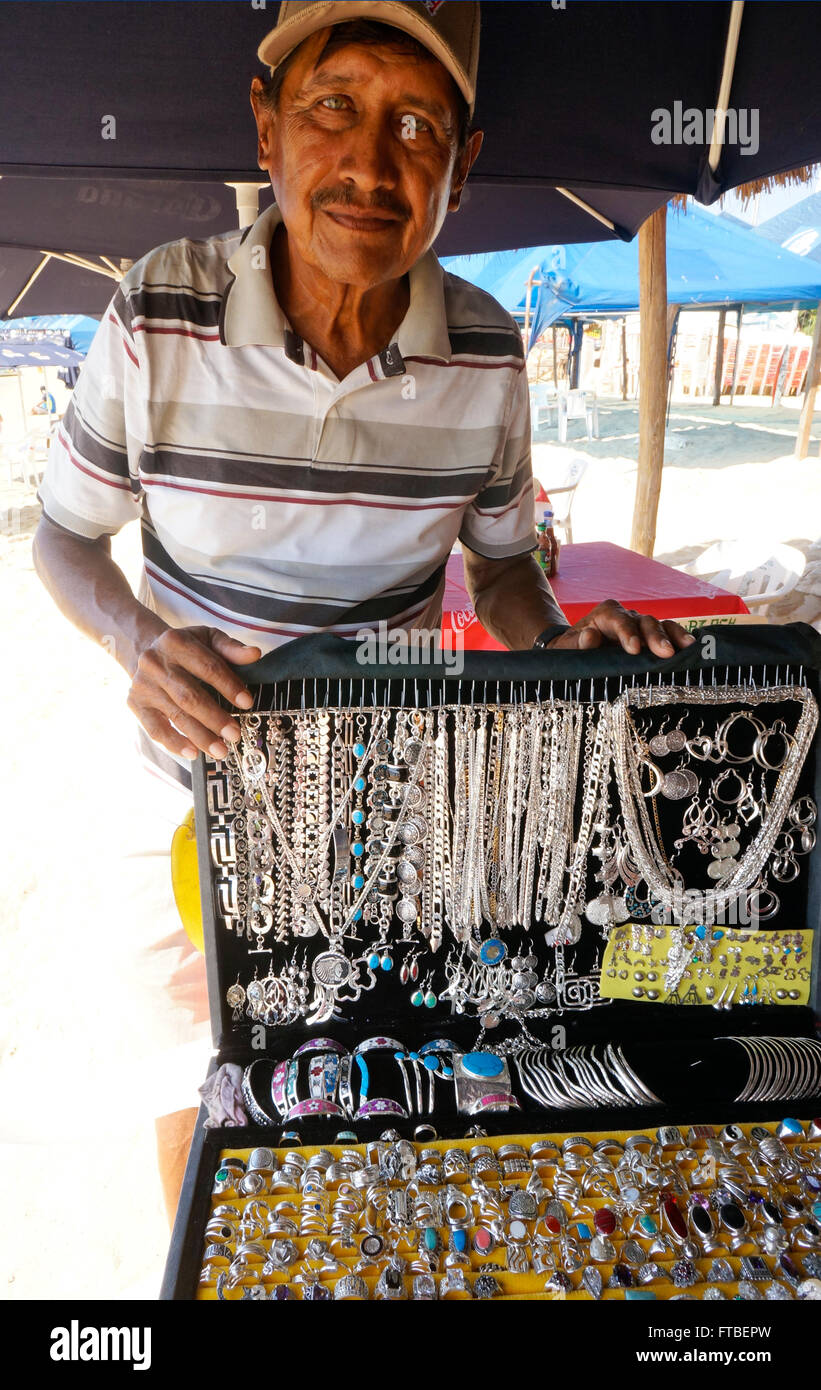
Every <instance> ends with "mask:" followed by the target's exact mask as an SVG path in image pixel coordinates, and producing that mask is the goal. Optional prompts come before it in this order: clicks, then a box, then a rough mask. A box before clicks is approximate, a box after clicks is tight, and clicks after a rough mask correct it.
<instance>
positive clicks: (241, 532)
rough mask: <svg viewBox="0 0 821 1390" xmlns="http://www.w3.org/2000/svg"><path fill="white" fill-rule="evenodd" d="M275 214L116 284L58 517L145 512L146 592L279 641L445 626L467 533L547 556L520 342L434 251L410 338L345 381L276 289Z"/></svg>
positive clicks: (146, 261) (126, 517)
mask: <svg viewBox="0 0 821 1390" xmlns="http://www.w3.org/2000/svg"><path fill="white" fill-rule="evenodd" d="M279 221H280V214H279V212H278V210H277V208H276V207H271V208H268V209H267V210H266V211H265V212H263V213H262V215H261V216H260V217H259V218H258V219H257V221H256V222H255V223H254V224H253V225H252V226H251V227H250V228H246V230H245V231H244V232H242V233H241V232H239V231H233V232H225V233H223V234H221V235H219V236H214V237H209V238H208V239H207V240H204V241H189V240H181V241H175V242H170V243H169V244H167V245H165V246H160V247H158V248H156V249H155V250H153V251H150V252H149V253H148V254H147V255H145V256H143V258H142V259H141V260H139V261H137V262H136V263H135V264H134V266H132V268H131V269H130V270H129V271H128V272H127V274H126V275H125V276H124V278H123V280H122V281H121V283H120V285H119V287H118V289H117V292H116V294H115V295H114V298H113V299H112V301H111V303H110V305H109V307H108V309H107V311H106V313H105V315H104V317H103V319H102V321H101V324H100V327H99V330H98V332H97V334H96V335H95V338H94V341H93V343H92V345H91V348H90V351H89V354H88V358H87V360H86V362H85V365H84V366H83V369H82V372H81V374H80V379H79V382H78V384H77V386H76V388H75V391H74V394H73V396H72V398H71V401H70V404H69V406H68V409H67V410H66V413H65V416H64V418H63V420H62V423H61V426H60V429H59V431H58V433H57V435H56V436H55V439H54V441H53V444H52V448H51V452H50V456H49V460H48V466H47V469H46V475H45V479H44V481H43V484H42V487H41V491H40V497H41V501H42V503H43V507H44V510H45V512H46V515H47V516H48V517H49V518H50V519H51V520H53V521H55V522H57V523H58V524H59V525H60V526H63V527H65V528H67V529H68V530H70V531H73V532H75V533H77V534H78V535H81V536H85V537H89V538H97V537H99V536H101V535H104V534H111V533H114V532H116V531H117V530H119V528H120V527H121V526H123V525H124V524H125V523H126V522H128V521H131V520H133V519H134V518H138V519H139V521H140V525H141V528H142V545H143V554H144V562H145V571H144V577H143V582H142V584H141V590H140V594H139V597H140V599H141V601H142V602H143V603H145V604H146V605H147V606H148V607H149V608H151V609H153V610H154V611H155V612H156V613H158V614H159V615H160V616H161V617H162V618H163V619H164V620H165V621H167V622H168V623H169V624H171V625H172V626H175V627H181V626H187V625H194V624H203V623H204V624H208V625H209V626H214V627H218V628H220V629H222V630H223V631H225V632H227V633H229V634H231V635H232V636H234V637H237V638H239V639H240V640H241V641H244V642H248V643H252V644H254V645H256V646H259V647H261V648H262V650H263V652H266V651H269V650H271V648H273V647H276V646H278V645H279V644H280V643H282V642H285V641H288V640H290V639H291V638H294V637H298V636H301V635H302V634H304V633H307V632H313V631H317V630H320V629H324V630H330V631H333V632H336V633H338V634H340V635H341V636H345V637H355V636H356V634H357V633H358V632H359V631H360V630H361V629H363V628H375V627H376V625H377V624H378V623H379V622H380V621H384V622H386V623H387V624H388V625H389V627H391V628H410V627H425V628H432V627H436V626H438V624H439V622H440V619H441V603H442V593H443V589H444V576H445V564H446V561H447V558H448V554H449V552H450V550H451V548H452V546H453V544H454V542H455V541H456V540H457V538H458V539H459V540H461V541H463V542H464V543H465V544H466V545H467V546H469V547H470V548H471V549H473V550H476V551H478V552H479V553H480V554H481V555H484V556H487V557H489V558H503V557H507V556H513V555H518V554H521V553H524V552H527V551H529V550H531V549H533V546H534V543H535V536H534V526H533V491H532V481H531V461H530V421H529V402H528V391H527V376H526V372H525V371H524V355H523V349H522V340H521V335H520V333H519V330H518V328H517V327H516V325H515V323H514V322H513V320H512V319H511V318H510V316H509V315H508V314H507V313H506V312H505V311H504V310H503V309H502V308H501V307H500V305H499V304H497V302H496V301H495V300H494V299H492V298H491V297H490V296H489V295H488V294H486V293H485V292H484V291H482V290H479V289H476V288H475V287H474V286H473V285H470V284H467V283H466V282H465V281H464V280H460V279H458V278H457V277H456V276H454V275H450V274H447V273H446V272H445V271H444V270H443V268H442V266H441V265H440V264H439V261H438V260H437V258H436V256H435V255H434V254H433V252H432V251H428V252H427V253H426V254H425V255H424V256H422V257H421V259H420V260H419V261H418V262H417V264H416V265H415V266H414V267H413V268H412V270H411V271H410V274H409V279H410V297H409V307H408V311H407V314H406V315H405V318H404V319H403V321H402V323H401V324H400V326H399V329H398V330H397V333H396V336H395V341H393V342H391V343H390V344H389V345H388V346H386V347H385V349H384V350H383V351H382V352H380V353H379V354H377V355H376V356H374V357H372V358H371V359H370V360H369V361H367V362H364V363H362V364H361V365H360V366H358V367H357V368H356V369H355V370H354V371H352V372H350V373H349V375H348V376H346V377H345V379H344V380H343V381H340V380H339V379H338V378H337V377H336V375H335V374H334V372H333V371H332V370H331V368H330V367H329V366H328V365H327V364H326V363H325V362H324V361H323V360H322V358H321V357H320V356H319V355H318V353H317V352H316V351H315V350H314V349H313V348H312V347H311V346H310V344H309V343H307V342H304V341H303V340H302V339H301V338H300V337H299V336H298V335H297V334H296V333H294V332H293V331H292V329H291V328H290V326H289V324H288V322H287V320H286V318H285V316H284V314H283V312H282V310H281V308H280V306H279V304H278V302H277V298H276V295H275V293H274V286H273V281H272V276H271V267H270V246H271V240H272V236H273V233H274V229H275V227H276V226H277V224H278V222H279Z"/></svg>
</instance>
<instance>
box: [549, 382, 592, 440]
mask: <svg viewBox="0 0 821 1390" xmlns="http://www.w3.org/2000/svg"><path fill="white" fill-rule="evenodd" d="M556 404H557V406H558V413H559V443H560V444H564V443H565V442H566V440H567V422H568V420H584V422H585V426H586V428H587V438H588V439H598V437H599V406H598V402H597V400H596V393H595V391H582V390H578V391H570V390H564V391H560V392H559V395H558V398H557V401H556Z"/></svg>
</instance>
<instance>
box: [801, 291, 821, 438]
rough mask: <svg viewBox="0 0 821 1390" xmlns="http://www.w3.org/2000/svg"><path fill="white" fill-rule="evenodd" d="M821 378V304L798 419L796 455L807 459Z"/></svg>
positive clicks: (817, 313) (817, 310)
mask: <svg viewBox="0 0 821 1390" xmlns="http://www.w3.org/2000/svg"><path fill="white" fill-rule="evenodd" d="M819 378H821V304H819V305H818V308H817V309H816V311H815V332H814V333H813V335H812V347H811V348H810V360H809V362H808V363H807V377H806V381H805V383H804V404H803V405H802V407H801V415H800V418H799V421H798V434H797V436H796V440H795V457H796V458H797V459H805V458H806V457H807V455H808V454H809V452H810V430H811V429H812V416H813V411H814V410H815V393H816V391H817V390H818V382H819Z"/></svg>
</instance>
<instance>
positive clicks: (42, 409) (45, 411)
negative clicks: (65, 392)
mask: <svg viewBox="0 0 821 1390" xmlns="http://www.w3.org/2000/svg"><path fill="white" fill-rule="evenodd" d="M31 413H32V415H56V414H57V402H56V401H55V399H54V397H53V396H52V394H51V392H50V391H47V390H46V388H45V386H41V387H40V399H39V401H38V402H37V404H36V405H33V406H32V407H31Z"/></svg>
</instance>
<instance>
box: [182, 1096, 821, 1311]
mask: <svg viewBox="0 0 821 1390" xmlns="http://www.w3.org/2000/svg"><path fill="white" fill-rule="evenodd" d="M690 1127H691V1126H689V1125H688V1126H685V1127H683V1128H682V1133H684V1134H685V1135H686V1132H687V1130H688V1129H689V1128H690ZM712 1127H713V1128H716V1127H715V1126H712ZM753 1127H754V1126H753V1125H752V1124H742V1125H739V1129H741V1130H742V1132H743V1133H744V1135H745V1136H749V1133H750V1130H751V1129H752V1128H753ZM758 1127H759V1128H764V1129H768V1130H769V1131H770V1132H771V1133H773V1134H774V1133H775V1132H776V1129H777V1126H776V1125H775V1124H773V1123H771V1124H763V1125H762V1124H761V1122H758ZM640 1133H642V1131H641V1130H616V1131H613V1130H608V1131H595V1132H591V1131H588V1132H587V1133H586V1134H585V1136H584V1137H585V1139H588V1140H589V1141H590V1143H591V1144H593V1145H595V1144H597V1143H598V1142H599V1141H600V1140H602V1139H617V1140H618V1141H619V1142H620V1143H622V1144H624V1143H625V1142H626V1141H627V1139H628V1138H630V1136H631V1135H633V1134H640ZM568 1134H569V1132H568V1131H564V1132H562V1133H556V1134H505V1135H500V1136H491V1137H487V1138H478V1139H477V1138H475V1137H474V1138H469V1139H438V1140H432V1141H430V1142H427V1141H424V1142H418V1141H417V1142H416V1144H415V1147H416V1149H417V1151H419V1150H421V1149H423V1148H424V1149H438V1150H439V1152H441V1153H444V1152H445V1151H446V1150H447V1149H463V1150H469V1149H471V1148H473V1147H474V1146H475V1145H476V1144H483V1145H487V1146H488V1147H490V1148H491V1149H493V1150H494V1152H495V1151H496V1150H497V1149H499V1148H501V1147H502V1146H503V1145H506V1144H520V1145H522V1146H523V1147H524V1148H525V1149H526V1150H528V1149H529V1148H530V1145H531V1144H534V1143H535V1142H536V1141H537V1140H544V1141H547V1142H550V1143H553V1144H556V1145H557V1146H558V1147H561V1144H562V1142H563V1141H564V1140H566V1139H567V1138H568ZM371 1142H374V1141H371ZM802 1142H804V1143H812V1144H813V1146H814V1144H815V1143H818V1142H819V1141H812V1140H807V1139H806V1138H805V1139H804V1140H803V1141H802ZM265 1147H270V1146H268V1145H266V1146H265ZM368 1147H369V1145H367V1144H361V1143H353V1142H351V1143H350V1144H314V1145H309V1146H301V1147H300V1146H297V1145H295V1144H292V1145H288V1146H287V1147H286V1148H278V1149H273V1150H272V1152H273V1154H274V1158H275V1161H277V1162H280V1161H281V1158H282V1156H283V1155H284V1154H286V1153H298V1154H301V1155H302V1156H303V1157H304V1158H305V1159H310V1158H311V1157H312V1156H313V1155H314V1154H317V1153H319V1152H320V1150H324V1151H325V1152H327V1153H330V1154H332V1155H333V1156H334V1158H338V1157H339V1156H340V1155H341V1154H342V1153H343V1151H345V1150H348V1151H351V1150H354V1151H355V1152H357V1153H360V1154H362V1155H363V1156H364V1155H365V1153H366V1151H367V1149H368ZM251 1153H252V1149H250V1148H244V1149H239V1148H231V1147H227V1148H225V1149H222V1150H221V1152H220V1162H223V1161H224V1160H225V1159H227V1158H241V1159H243V1160H244V1161H245V1162H246V1163H247V1161H248V1159H249V1157H250V1155H251ZM548 1166H549V1165H548ZM215 1171H216V1169H215ZM485 1180H486V1182H487V1185H488V1187H491V1188H492V1187H494V1186H497V1185H498V1180H497V1179H496V1178H494V1177H493V1175H486V1178H485ZM466 1181H468V1179H466V1178H464V1177H462V1178H460V1179H459V1180H458V1183H464V1182H466ZM514 1181H515V1180H514ZM458 1183H457V1185H458ZM389 1185H390V1186H391V1187H398V1186H400V1185H401V1184H400V1183H399V1182H392V1183H390V1184H389ZM328 1191H329V1194H330V1196H331V1201H333V1195H334V1192H335V1189H334V1188H329V1189H328ZM699 1191H702V1192H703V1191H704V1188H699ZM270 1201H287V1202H289V1203H290V1204H291V1205H292V1206H294V1207H295V1208H296V1209H297V1211H298V1210H299V1208H300V1206H301V1203H302V1194H301V1193H299V1192H294V1193H291V1192H289V1193H287V1194H282V1195H280V1194H269V1196H268V1197H267V1198H266V1197H265V1196H264V1195H259V1196H257V1197H229V1196H225V1195H222V1194H220V1195H218V1196H212V1198H211V1206H212V1209H213V1207H215V1206H218V1205H219V1204H221V1203H228V1204H230V1205H231V1206H234V1207H237V1208H238V1209H241V1210H244V1208H245V1207H246V1206H248V1205H249V1204H250V1203H252V1202H266V1203H267V1202H270ZM612 1202H613V1197H596V1196H591V1197H584V1198H583V1199H582V1205H583V1207H585V1208H586V1209H587V1212H588V1214H589V1213H590V1212H591V1211H595V1210H596V1209H597V1208H599V1207H606V1206H611V1205H612ZM536 1224H537V1225H538V1223H536ZM568 1224H569V1225H575V1222H573V1221H570V1222H569V1223H568ZM439 1233H440V1236H443V1237H444V1236H446V1234H447V1227H442V1228H440V1232H439ZM313 1238H314V1239H315V1238H316V1237H313ZM626 1238H627V1237H625V1236H624V1233H623V1232H622V1233H620V1232H616V1233H615V1234H614V1236H613V1237H612V1239H613V1241H614V1243H616V1242H618V1241H619V1240H620V1239H626ZM264 1239H270V1237H265V1238H264ZM289 1239H293V1242H294V1244H295V1245H296V1246H297V1248H298V1249H299V1250H304V1249H305V1247H306V1246H307V1244H308V1241H309V1240H310V1239H312V1237H310V1236H293V1237H289ZM629 1239H630V1240H635V1241H636V1243H637V1244H639V1245H641V1246H642V1248H643V1249H645V1250H648V1252H649V1246H650V1245H651V1244H652V1238H651V1237H637V1236H634V1235H630V1237H629ZM206 1243H210V1242H206ZM415 1249H416V1246H415V1245H413V1246H412V1247H410V1248H408V1249H401V1248H400V1250H399V1252H398V1253H399V1254H400V1255H403V1256H404V1257H405V1258H407V1259H408V1261H410V1260H411V1259H412V1258H413V1252H414V1251H415ZM754 1253H755V1246H754V1245H753V1244H752V1243H751V1244H750V1246H749V1248H747V1247H746V1246H745V1247H744V1249H743V1250H742V1251H741V1252H740V1253H739V1254H737V1255H731V1254H726V1253H725V1252H723V1251H719V1252H717V1254H716V1255H709V1256H706V1257H705V1258H703V1259H696V1260H694V1261H693V1264H694V1265H695V1266H696V1268H697V1269H698V1271H699V1273H700V1274H701V1275H702V1279H704V1277H705V1276H706V1273H707V1271H708V1269H709V1268H710V1266H711V1264H712V1263H713V1260H714V1259H717V1258H721V1259H724V1260H726V1261H727V1263H728V1264H729V1265H730V1268H731V1269H732V1270H733V1273H734V1274H735V1275H736V1276H738V1274H739V1265H740V1260H741V1255H743V1254H748V1255H749V1254H754ZM647 1257H648V1259H651V1258H652V1259H653V1260H654V1261H655V1262H656V1264H657V1265H658V1266H659V1268H660V1269H662V1270H663V1271H667V1270H668V1269H670V1267H671V1266H672V1265H673V1264H674V1263H675V1261H676V1260H677V1259H678V1258H679V1256H677V1255H666V1256H658V1255H653V1256H650V1254H649V1253H648V1256H647ZM503 1259H504V1252H500V1251H493V1252H491V1254H489V1255H487V1256H481V1255H477V1254H476V1252H475V1251H473V1250H471V1252H470V1267H469V1268H467V1267H465V1274H466V1275H467V1276H468V1280H469V1281H471V1280H472V1279H473V1278H475V1277H476V1276H478V1275H479V1274H481V1272H482V1270H483V1269H484V1268H487V1266H489V1265H490V1266H492V1265H494V1264H497V1263H501V1262H502V1261H503ZM352 1268H353V1261H352V1263H351V1265H350V1266H349V1269H348V1272H350V1270H351V1269H352ZM595 1268H596V1269H598V1271H599V1273H600V1274H601V1276H602V1282H603V1284H604V1285H605V1288H604V1290H603V1292H602V1296H601V1298H602V1301H605V1302H613V1301H617V1302H618V1301H623V1300H624V1296H625V1291H624V1290H623V1289H608V1288H607V1287H606V1285H607V1281H608V1279H609V1277H610V1275H611V1274H612V1272H613V1264H612V1263H610V1264H599V1263H596V1264H595ZM491 1272H492V1273H493V1275H494V1277H495V1278H496V1279H497V1280H498V1282H499V1284H500V1285H501V1288H502V1293H501V1294H500V1295H497V1298H496V1300H494V1301H496V1302H498V1301H503V1302H504V1301H514V1300H527V1301H530V1300H547V1301H551V1302H555V1301H568V1302H578V1301H582V1302H591V1301H592V1295H591V1294H590V1293H589V1292H588V1291H587V1289H585V1288H584V1287H583V1286H580V1287H579V1288H574V1289H573V1291H572V1292H570V1293H560V1292H555V1291H554V1290H550V1289H546V1288H545V1285H546V1283H547V1281H548V1279H549V1278H550V1276H549V1275H548V1274H535V1273H532V1272H531V1273H529V1274H511V1273H510V1272H509V1271H506V1270H503V1271H502V1272H501V1273H500V1272H498V1270H492V1271H491ZM343 1277H344V1275H341V1274H336V1275H328V1276H326V1277H325V1278H323V1279H322V1283H323V1284H327V1285H328V1286H329V1287H330V1288H333V1287H335V1285H336V1283H337V1281H338V1279H341V1278H343ZM362 1277H363V1278H364V1280H365V1283H366V1284H367V1286H368V1291H369V1295H370V1297H371V1298H373V1293H374V1288H375V1286H376V1282H377V1278H378V1275H376V1274H373V1275H363V1276H362ZM433 1277H434V1279H435V1281H436V1284H437V1286H438V1285H439V1284H440V1283H441V1281H442V1279H444V1277H445V1271H443V1272H442V1273H440V1274H434V1276H433ZM571 1277H574V1278H575V1279H576V1281H577V1282H578V1281H580V1280H581V1277H582V1271H581V1270H579V1271H577V1272H576V1274H575V1275H574V1276H571ZM413 1278H414V1276H413V1274H408V1275H406V1277H405V1289H406V1293H407V1295H408V1298H409V1299H410V1295H411V1286H412V1283H413ZM290 1279H291V1276H290V1274H286V1273H282V1274H272V1275H270V1276H268V1277H266V1278H264V1279H262V1280H261V1281H260V1282H262V1284H263V1285H264V1286H265V1287H266V1288H268V1289H272V1288H273V1287H274V1286H275V1285H276V1284H287V1283H289V1282H290ZM296 1287H298V1286H296ZM702 1287H703V1284H696V1285H695V1286H694V1288H693V1289H682V1288H679V1287H677V1286H676V1285H675V1284H674V1283H673V1282H672V1278H671V1279H670V1280H669V1281H666V1282H665V1281H662V1280H659V1281H658V1282H656V1283H653V1284H648V1285H645V1286H644V1288H645V1289H646V1290H647V1291H649V1292H651V1293H652V1294H654V1296H655V1298H656V1299H657V1300H659V1301H664V1300H668V1299H671V1298H674V1297H676V1296H677V1295H679V1294H687V1293H693V1294H694V1295H695V1296H696V1297H698V1296H699V1290H700V1289H701V1288H702ZM718 1287H720V1288H721V1290H722V1292H723V1293H724V1294H725V1296H726V1297H727V1298H728V1299H732V1298H734V1297H735V1295H736V1293H737V1291H738V1280H737V1278H736V1279H734V1280H733V1282H731V1283H727V1284H721V1285H718ZM241 1294H242V1285H237V1287H236V1288H235V1289H233V1290H232V1291H230V1292H228V1294H227V1300H228V1301H231V1299H232V1298H233V1299H237V1300H238V1299H239V1298H240V1297H241ZM196 1297H197V1300H198V1301H200V1302H216V1301H217V1292H216V1275H214V1276H213V1282H210V1283H208V1284H200V1285H199V1287H198V1290H197V1294H196ZM295 1297H297V1295H296V1294H295ZM454 1301H457V1300H456V1299H454Z"/></svg>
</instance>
